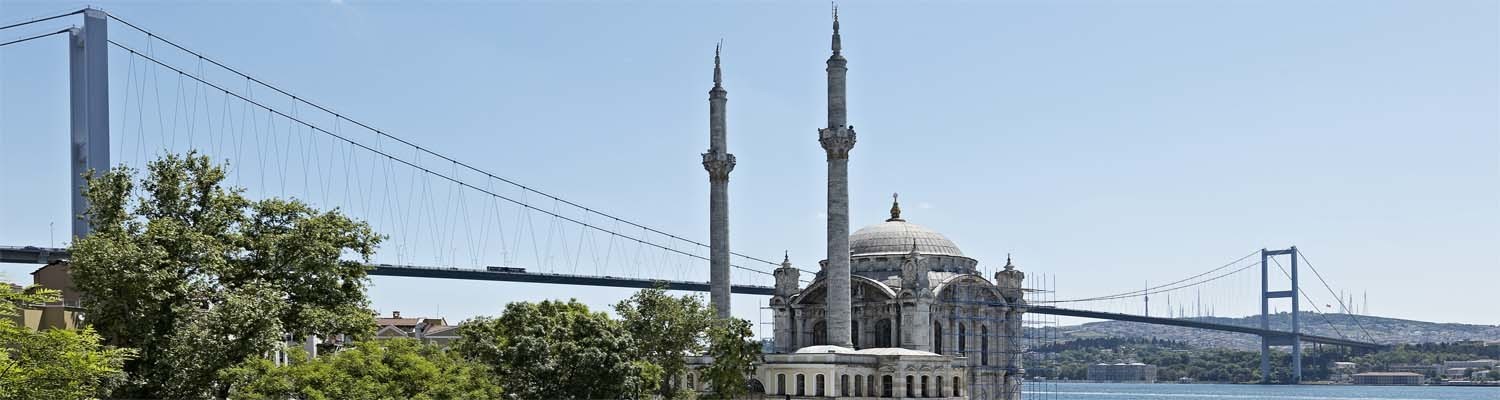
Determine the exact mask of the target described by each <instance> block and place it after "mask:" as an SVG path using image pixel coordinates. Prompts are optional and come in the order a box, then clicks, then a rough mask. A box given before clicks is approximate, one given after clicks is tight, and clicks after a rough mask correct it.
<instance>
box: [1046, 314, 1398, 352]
mask: <svg viewBox="0 0 1500 400" xmlns="http://www.w3.org/2000/svg"><path fill="white" fill-rule="evenodd" d="M1027 312H1033V313H1037V314H1050V315H1061V316H1067V317H1081V318H1094V319H1107V320H1115V321H1128V322H1140V323H1146V324H1154V325H1168V326H1181V327H1186V328H1197V329H1210V330H1216V331H1226V332H1238V333H1246V334H1251V335H1258V336H1262V337H1267V338H1271V339H1272V340H1273V341H1286V340H1290V339H1291V338H1292V336H1293V334H1292V333H1291V332H1286V331H1278V330H1274V329H1261V328H1253V327H1248V326H1239V325H1226V324H1215V323H1212V322H1203V321H1194V320H1190V319H1177V318H1161V317H1147V316H1142V315H1133V314H1120V313H1109V312H1099V311H1087V310H1075V309H1070V308H1057V307H1051V306H1032V307H1029V308H1028V309H1027ZM1296 336H1301V337H1302V341H1304V342H1311V343H1322V344H1328V345H1335V346H1348V347H1355V348H1365V349H1378V348H1383V347H1385V346H1384V345H1381V344H1377V343H1369V342H1361V341H1358V340H1349V339H1343V338H1335V337H1328V336H1318V335H1308V334H1305V333H1304V334H1299V335H1296Z"/></svg>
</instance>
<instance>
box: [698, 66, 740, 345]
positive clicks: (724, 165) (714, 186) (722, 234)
mask: <svg viewBox="0 0 1500 400" xmlns="http://www.w3.org/2000/svg"><path fill="white" fill-rule="evenodd" d="M722 47H723V45H722V44H721V45H719V46H715V47H714V87H713V89H709V90H708V152H707V153H703V169H705V170H708V221H709V222H708V293H709V294H708V302H709V303H710V304H712V305H713V307H714V314H715V315H716V316H718V317H719V318H729V171H733V170H734V155H733V154H729V151H728V150H727V146H726V145H725V144H724V131H725V126H724V103H726V102H728V101H729V97H728V94H729V92H728V91H725V90H724V86H723V77H724V76H723V73H722V72H720V70H719V50H720V49H721V48H722Z"/></svg>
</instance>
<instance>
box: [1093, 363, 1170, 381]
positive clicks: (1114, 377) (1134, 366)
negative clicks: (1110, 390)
mask: <svg viewBox="0 0 1500 400" xmlns="http://www.w3.org/2000/svg"><path fill="white" fill-rule="evenodd" d="M1088 380H1091V381H1095V382H1144V383H1152V382H1156V366H1155V365H1150V364H1142V363H1138V362H1137V363H1115V364H1106V363H1099V364H1094V365H1090V366H1089V369H1088Z"/></svg>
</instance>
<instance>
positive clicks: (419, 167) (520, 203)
mask: <svg viewBox="0 0 1500 400" xmlns="http://www.w3.org/2000/svg"><path fill="white" fill-rule="evenodd" d="M109 43H110V44H112V45H114V46H116V47H119V48H121V49H123V50H125V51H128V52H130V53H131V54H132V55H135V56H137V57H140V58H142V59H145V60H148V61H151V62H153V63H156V64H157V65H160V66H163V67H166V68H167V69H171V70H172V71H173V72H176V73H178V75H179V76H186V77H188V78H190V79H193V80H195V81H198V82H199V83H201V84H204V85H208V86H209V87H212V88H214V89H215V90H218V91H220V92H223V93H224V94H226V95H229V96H233V97H235V98H238V99H240V100H241V101H244V102H246V103H249V104H253V105H255V106H256V107H260V108H262V109H264V110H266V111H267V112H270V113H274V114H276V115H279V116H281V117H282V118H286V119H287V120H289V121H293V122H296V123H298V124H302V125H303V126H306V127H307V128H309V129H312V130H315V131H318V132H321V133H323V134H325V135H329V136H331V137H333V138H336V139H338V140H341V141H344V142H346V143H349V144H350V145H353V146H358V147H360V148H362V149H364V150H366V151H370V152H372V153H375V154H379V155H381V156H383V157H385V158H386V159H388V160H391V161H396V162H399V163H401V164H404V165H406V166H408V167H411V168H414V169H417V170H420V171H422V172H424V173H426V174H428V175H432V176H436V177H439V178H443V179H445V180H448V181H450V182H452V183H454V184H456V185H460V186H463V187H466V188H469V189H471V190H475V191H478V192H481V193H484V194H487V195H490V196H492V197H495V198H498V199H501V200H505V201H508V202H510V203H512V204H515V205H518V206H521V207H525V208H527V209H530V210H532V211H537V212H541V213H543V214H547V215H549V216H552V217H555V218H559V219H562V220H566V221H568V222H572V223H574V224H577V225H580V226H584V227H587V228H590V229H594V230H597V231H600V232H604V233H607V234H610V235H613V236H617V237H621V238H625V239H629V240H634V241H636V242H638V243H640V244H644V245H647V246H652V247H656V248H659V249H661V250H665V251H669V252H673V253H677V254H681V255H684V256H688V257H692V258H696V259H699V260H703V261H708V257H704V256H700V255H697V254H693V253H688V252H685V251H682V250H678V249H675V248H671V247H668V246H663V245H661V244H657V243H653V242H649V241H645V240H642V239H640V238H636V237H632V236H630V235H627V234H624V233H620V232H618V231H614V230H611V229H607V228H604V227H600V226H597V225H594V224H591V223H588V222H584V221H580V220H577V219H574V218H572V217H568V216H565V215H561V214H558V213H556V212H553V211H549V210H546V209H543V208H540V207H536V206H533V205H531V204H528V203H526V202H524V201H520V200H516V199H514V198H511V197H508V196H504V195H501V194H499V193H495V192H493V191H490V190H488V189H485V188H481V187H478V186H475V185H473V184H470V183H468V182H464V181H462V180H460V179H457V178H454V177H452V176H449V175H447V174H444V173H441V172H437V171H434V170H432V169H430V168H427V167H425V166H422V165H418V164H416V163H412V162H410V161H407V160H405V159H402V158H399V157H396V156H394V155H392V154H390V153H387V152H385V151H382V150H379V149H376V148H373V147H370V146H368V145H365V144H363V143H360V142H358V141H355V140H351V139H349V138H347V137H344V136H343V135H339V134H337V133H334V132H332V131H329V130H326V129H324V128H322V127H319V126H316V125H313V124H312V123H309V122H307V121H305V120H302V119H300V118H298V117H295V116H292V115H290V114H287V113H285V112H282V111H280V110H277V109H274V108H272V107H270V106H267V105H265V104H263V103H261V102H259V101H256V100H253V99H250V98H248V97H245V96H242V95H240V94H238V93H234V92H231V91H229V90H228V89H226V88H224V87H222V86H219V85H218V84H215V83H212V82H209V81H207V80H205V79H202V78H199V77H197V76H194V75H192V74H189V73H187V72H186V71H183V70H181V69H178V68H177V67H174V66H171V65H169V64H167V63H165V62H162V61H160V60H158V59H156V58H154V57H151V56H149V55H146V54H144V53H141V52H140V51H137V50H136V49H134V48H131V47H129V46H126V45H123V44H120V43H118V42H115V41H114V40H110V41H109ZM549 197H550V196H549ZM553 199H554V200H559V201H561V200H560V199H556V198H553ZM616 220H617V221H622V222H624V221H623V220H619V219H618V218H616ZM627 223H628V222H627ZM731 266H732V267H735V268H737V269H741V270H745V271H750V272H755V273H758V274H764V275H771V273H770V272H766V271H761V270H757V269H753V268H748V267H744V266H739V265H731Z"/></svg>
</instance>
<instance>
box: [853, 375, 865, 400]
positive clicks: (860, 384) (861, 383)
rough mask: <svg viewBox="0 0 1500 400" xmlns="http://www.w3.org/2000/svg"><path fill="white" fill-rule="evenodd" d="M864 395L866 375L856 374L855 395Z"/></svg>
mask: <svg viewBox="0 0 1500 400" xmlns="http://www.w3.org/2000/svg"><path fill="white" fill-rule="evenodd" d="M864 395H865V376H864V375H855V376H854V397H860V396H864Z"/></svg>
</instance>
